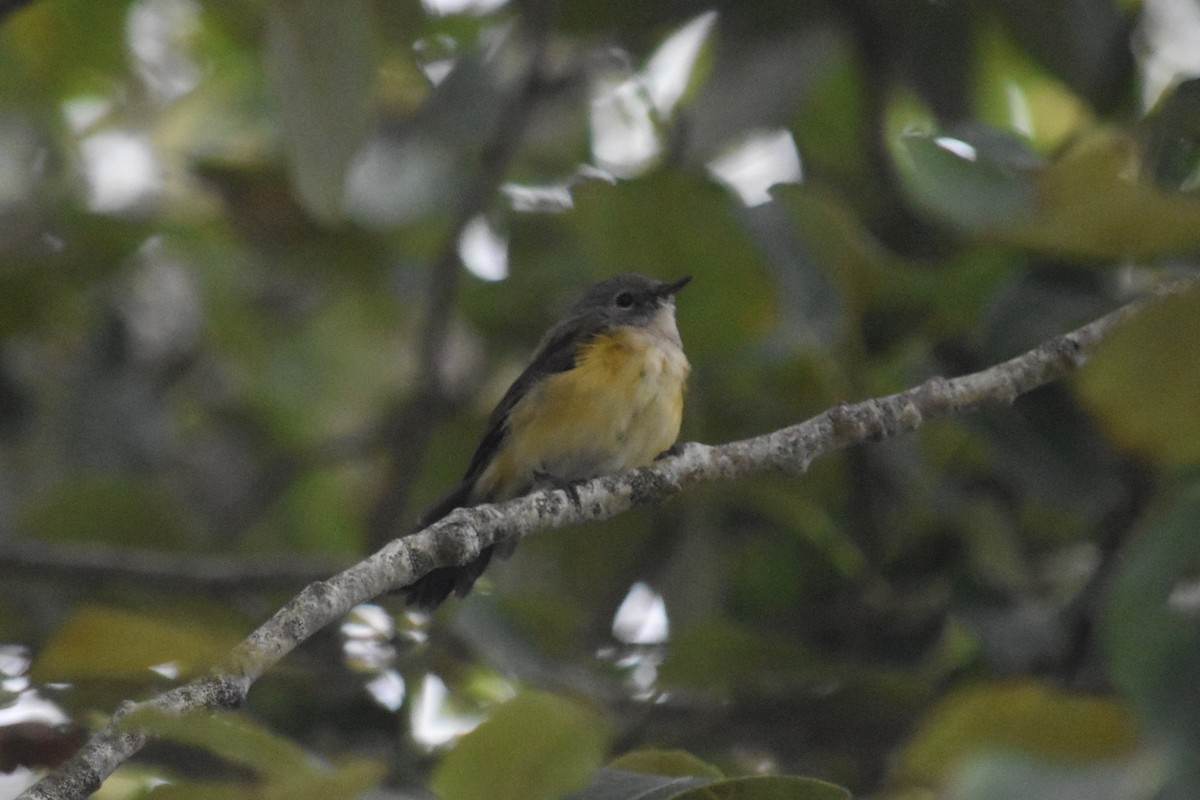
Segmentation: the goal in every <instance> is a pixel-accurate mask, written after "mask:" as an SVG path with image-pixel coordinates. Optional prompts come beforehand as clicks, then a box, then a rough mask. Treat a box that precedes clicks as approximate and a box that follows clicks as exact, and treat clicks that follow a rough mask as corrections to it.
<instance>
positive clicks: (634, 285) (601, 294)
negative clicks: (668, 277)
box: [568, 273, 692, 328]
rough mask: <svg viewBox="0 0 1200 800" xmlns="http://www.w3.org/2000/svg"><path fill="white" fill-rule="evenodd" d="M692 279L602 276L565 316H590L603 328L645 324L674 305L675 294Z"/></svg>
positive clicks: (629, 275)
mask: <svg viewBox="0 0 1200 800" xmlns="http://www.w3.org/2000/svg"><path fill="white" fill-rule="evenodd" d="M691 279H692V278H691V276H690V275H689V276H688V277H685V278H680V279H679V280H677V281H660V280H655V279H654V278H647V277H646V276H645V275H636V274H634V273H626V274H625V275H615V276H613V277H611V278H605V279H604V280H602V281H600V282H599V283H595V284H592V286H590V287H589V288H588V290H587V291H586V292H584V293H583V296H582V297H580V298H579V300H578V301H576V303H575V305H574V306H572V307H571V311H570V314H569V315H568V316H569V317H572V318H575V319H580V318H584V317H590V318H592V319H593V320H595V321H596V322H597V323H599V325H600V326H602V327H605V328H610V327H618V326H622V325H630V326H643V325H647V324H650V323H651V322H652V321H653V320H654V319H655V318H656V317H657V316H659V312H660V311H661V310H662V309H664V308H665V307H667V306H674V304H675V293H676V292H678V291H679V290H680V289H682V288H683V287H684V286H686V285H687V284H688V281H690V280H691ZM672 316H674V315H673V314H672Z"/></svg>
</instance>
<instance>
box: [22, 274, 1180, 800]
mask: <svg viewBox="0 0 1200 800" xmlns="http://www.w3.org/2000/svg"><path fill="white" fill-rule="evenodd" d="M1197 285H1200V282H1198V281H1196V280H1191V281H1183V282H1180V283H1177V284H1175V285H1174V286H1172V287H1170V288H1168V289H1166V290H1164V291H1161V292H1158V293H1156V294H1154V295H1152V296H1150V297H1146V298H1143V299H1141V300H1136V301H1134V302H1132V303H1129V304H1127V305H1125V306H1123V307H1121V308H1119V309H1117V310H1116V311H1113V312H1111V313H1109V314H1107V315H1105V316H1103V317H1101V318H1099V319H1097V320H1095V321H1093V322H1091V323H1089V324H1087V325H1084V326H1083V327H1081V328H1078V329H1076V330H1074V331H1072V332H1070V333H1067V334H1063V335H1061V336H1057V337H1055V338H1053V339H1050V340H1049V341H1047V342H1045V343H1043V344H1041V345H1039V346H1038V347H1035V348H1034V349H1032V350H1030V351H1028V352H1026V353H1024V354H1022V355H1020V356H1017V357H1016V358H1013V359H1010V360H1008V361H1005V362H1004V363H1002V364H997V365H996V366H993V367H990V368H988V369H985V370H982V371H980V372H975V373H972V374H970V375H964V376H962V377H959V378H951V379H945V378H934V379H931V380H928V381H926V382H925V383H922V384H921V385H919V386H916V387H914V388H912V389H908V390H906V391H903V392H899V393H897V394H892V395H888V396H886V397H878V398H873V399H870V400H863V401H861V402H858V403H848V404H842V405H838V406H835V407H833V408H831V409H829V410H827V411H825V412H823V413H821V414H818V415H817V416H815V417H813V418H812V419H809V420H807V421H805V422H802V423H800V424H798V425H793V426H791V427H788V428H783V429H781V430H778V431H775V432H773V433H768V434H764V435H762V436H757V437H755V438H752V439H745V440H742V441H738V442H730V443H728V444H723V445H717V446H711V445H704V444H699V443H695V442H693V443H690V444H687V445H685V446H684V447H683V448H682V451H681V452H680V453H679V454H678V455H674V456H671V457H668V458H664V459H662V460H660V461H658V462H656V463H655V464H653V465H652V466H649V467H642V468H640V469H635V470H631V471H629V472H625V473H622V474H620V475H610V476H606V477H602V478H597V479H595V480H592V481H589V482H587V483H585V484H582V485H580V486H578V487H576V490H575V498H572V497H571V496H570V495H569V494H568V493H567V492H566V491H563V490H561V489H554V490H550V491H542V492H536V493H534V494H531V495H528V496H526V497H522V498H519V499H516V500H511V501H509V502H506V503H502V504H499V505H481V506H477V507H474V508H469V509H459V510H457V511H455V512H454V513H452V514H451V515H450V516H448V517H446V518H444V519H442V520H441V521H439V522H438V523H436V524H434V525H431V526H430V527H428V528H426V529H425V530H423V531H421V532H420V533H417V534H414V535H412V536H406V537H403V538H401V539H396V540H394V541H392V542H389V543H388V544H387V545H386V546H385V547H383V548H382V549H381V550H379V552H377V553H375V554H374V555H372V556H371V557H369V558H367V559H365V560H364V561H361V562H359V563H358V564H355V565H354V566H352V567H350V568H349V569H346V570H344V571H343V572H341V573H339V574H337V575H335V576H334V577H332V578H330V579H329V580H326V581H318V582H316V583H313V584H310V585H309V586H308V587H306V588H305V589H304V590H303V591H302V592H301V593H300V594H298V595H297V596H296V597H294V598H293V599H292V600H291V601H290V602H289V603H287V605H285V606H284V607H283V608H281V609H280V610H279V611H278V612H276V614H275V615H274V616H273V617H272V618H271V619H269V620H268V621H267V622H266V623H264V624H263V625H262V626H261V627H260V628H259V629H258V630H256V631H254V633H252V634H250V636H249V637H247V638H246V640H245V641H244V642H242V643H241V644H240V645H239V646H238V647H237V648H235V649H234V651H233V652H232V653H231V654H230V656H229V658H228V659H227V660H226V662H225V664H223V665H222V666H220V667H218V668H216V669H215V670H213V672H212V673H210V674H209V675H207V676H205V677H203V678H200V679H197V680H195V681H192V682H191V683H188V684H185V685H183V686H180V687H178V688H176V689H172V690H171V691H168V692H166V693H164V694H161V695H159V696H158V697H155V698H153V699H151V700H147V701H145V702H143V703H138V704H133V703H126V704H125V705H123V706H122V707H121V708H120V709H118V711H117V712H116V713H115V714H114V715H113V717H112V719H111V720H110V721H109V723H108V724H107V725H106V726H105V727H104V728H102V729H101V730H100V731H98V732H97V733H96V734H95V735H94V736H92V738H91V739H90V740H89V741H88V743H87V744H86V745H85V746H84V747H83V749H82V750H81V751H80V752H79V753H78V754H76V755H75V757H73V758H72V759H71V761H69V762H68V763H67V764H65V765H64V766H63V767H61V768H59V769H58V770H56V771H55V772H53V773H51V774H49V775H47V776H46V777H45V778H43V779H42V780H41V781H40V782H39V783H38V784H37V785H35V786H33V787H32V788H30V789H29V790H27V791H26V792H25V793H24V794H23V795H21V798H22V799H23V800H79V798H83V797H86V796H87V795H88V794H90V793H92V792H94V791H95V790H96V789H97V788H98V787H99V786H100V783H101V782H102V781H103V780H104V778H105V777H107V776H108V775H109V774H110V773H111V772H112V771H113V770H114V769H116V768H117V767H118V766H120V765H121V764H122V763H123V762H124V761H125V760H126V759H128V758H129V757H130V756H131V755H133V754H134V753H135V752H137V751H138V750H139V749H140V748H141V747H142V745H143V744H144V743H145V741H146V734H145V733H143V732H140V731H135V730H126V728H125V727H124V726H123V725H122V719H123V718H124V717H125V716H127V715H128V714H129V712H130V711H131V710H134V709H138V708H151V709H157V710H160V711H166V712H169V713H175V714H182V713H184V712H187V711H192V710H195V709H201V708H233V707H237V706H239V705H241V703H242V702H243V701H244V700H245V698H246V694H247V692H249V690H250V687H251V686H252V685H253V683H254V682H255V681H256V680H257V679H258V678H259V677H260V676H261V675H262V674H263V673H264V672H265V671H266V670H267V669H269V668H270V667H272V666H273V665H274V664H276V663H277V662H278V661H279V660H280V659H281V658H283V657H284V656H285V655H287V654H288V653H289V652H291V650H292V649H293V648H295V647H296V646H297V645H299V644H300V643H301V642H303V641H305V640H306V639H307V638H308V637H310V636H312V635H313V634H314V633H315V632H316V631H318V630H320V629H321V628H323V627H324V626H325V625H328V624H329V623H330V622H333V621H334V620H336V619H338V618H340V617H341V616H343V615H344V614H346V613H347V612H348V611H349V610H350V609H351V608H353V607H354V606H355V605H357V604H359V603H363V602H366V601H368V600H370V599H372V598H374V597H377V596H379V595H380V594H383V593H384V592H387V591H394V590H396V589H398V588H400V587H403V586H407V585H408V584H410V583H412V582H413V581H414V580H416V579H418V578H420V577H421V576H422V575H425V574H426V573H428V572H429V571H430V570H432V569H434V568H436V567H446V566H454V565H459V564H465V563H468V562H469V561H472V560H473V559H475V558H476V557H477V556H478V555H479V553H480V551H481V550H482V549H483V548H484V547H487V546H489V545H492V544H494V543H496V542H497V541H501V540H508V539H516V538H520V537H524V536H528V535H529V534H531V533H536V532H540V531H546V530H551V529H554V528H561V527H565V526H567V525H574V524H578V523H581V522H587V521H593V520H602V519H608V518H610V517H614V516H616V515H617V514H621V513H623V512H625V511H628V510H629V509H631V508H634V507H637V506H643V505H649V504H654V503H660V502H663V501H664V500H666V499H667V498H669V497H670V496H672V495H674V494H677V493H678V492H680V491H682V490H684V489H687V488H689V487H691V486H695V485H697V484H701V483H713V482H717V481H721V482H725V481H732V480H737V479H739V478H743V477H746V476H748V475H752V474H756V473H761V472H768V471H782V472H784V473H788V474H793V475H799V474H802V473H804V472H805V471H806V470H807V469H808V466H809V464H810V463H812V461H813V459H815V458H818V457H820V456H823V455H828V454H830V453H833V452H836V451H839V450H842V449H845V448H847V447H850V446H852V445H856V444H862V443H864V442H873V441H879V440H881V439H884V438H887V437H891V436H897V435H899V434H902V433H908V432H910V431H914V430H916V429H917V428H919V427H921V425H923V424H924V423H925V422H926V421H928V420H932V419H937V418H940V417H946V416H950V415H952V414H960V413H963V412H967V411H975V410H979V409H981V408H984V407H988V406H993V405H997V404H1009V403H1011V402H1012V401H1013V400H1014V399H1016V398H1017V397H1018V396H1020V395H1022V394H1025V393H1027V392H1030V391H1032V390H1034V389H1036V388H1038V387H1040V386H1044V385H1046V384H1047V383H1050V382H1052V381H1054V380H1057V379H1059V378H1062V377H1063V376H1065V375H1067V374H1069V373H1071V372H1073V371H1075V370H1076V369H1078V368H1079V367H1080V366H1082V365H1083V364H1084V362H1086V361H1087V359H1088V357H1089V356H1090V355H1091V354H1092V353H1093V351H1094V350H1095V349H1096V346H1097V345H1098V344H1099V343H1100V341H1102V340H1103V339H1104V337H1105V336H1106V335H1107V334H1108V333H1109V332H1110V331H1111V330H1112V329H1113V328H1114V327H1116V326H1117V325H1118V324H1120V323H1121V322H1123V321H1124V320H1126V319H1127V318H1128V317H1130V316H1131V315H1133V314H1135V313H1137V312H1139V311H1141V310H1142V309H1144V308H1145V307H1146V306H1148V305H1151V304H1153V303H1155V302H1157V301H1158V300H1159V299H1161V298H1162V297H1163V296H1164V295H1166V294H1173V293H1177V292H1179V291H1182V290H1184V289H1187V288H1193V287H1196V286H1197Z"/></svg>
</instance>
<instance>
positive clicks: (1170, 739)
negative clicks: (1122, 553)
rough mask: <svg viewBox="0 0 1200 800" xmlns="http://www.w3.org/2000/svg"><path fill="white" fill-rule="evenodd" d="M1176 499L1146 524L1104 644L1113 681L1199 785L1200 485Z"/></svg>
mask: <svg viewBox="0 0 1200 800" xmlns="http://www.w3.org/2000/svg"><path fill="white" fill-rule="evenodd" d="M1173 500H1174V502H1173V503H1172V504H1170V505H1169V506H1167V507H1166V508H1165V509H1160V511H1159V512H1158V513H1157V514H1155V515H1154V516H1152V517H1151V518H1150V519H1148V520H1147V522H1146V523H1145V524H1144V525H1143V526H1142V527H1141V530H1140V531H1139V535H1138V538H1137V539H1135V540H1134V541H1133V542H1132V545H1131V546H1130V547H1129V550H1128V552H1127V553H1126V557H1125V558H1124V559H1123V561H1122V565H1121V569H1120V571H1119V573H1118V574H1117V576H1116V580H1115V582H1114V585H1113V589H1112V594H1111V596H1110V597H1109V598H1108V601H1107V603H1106V609H1105V612H1106V613H1105V644H1106V645H1107V650H1108V653H1109V658H1110V663H1111V665H1112V666H1111V669H1112V676H1113V679H1114V680H1115V681H1116V683H1117V684H1118V685H1119V686H1121V687H1122V688H1123V689H1124V690H1125V692H1126V693H1127V694H1128V696H1129V698H1130V699H1131V700H1132V701H1133V703H1134V704H1136V706H1137V707H1138V709H1139V710H1140V711H1141V713H1142V718H1143V719H1144V720H1145V722H1146V725H1147V726H1148V727H1149V728H1150V729H1151V730H1153V731H1154V732H1156V733H1157V734H1158V735H1159V737H1160V738H1161V739H1162V740H1164V741H1165V742H1167V743H1169V745H1170V746H1171V750H1173V752H1174V753H1175V754H1177V755H1178V756H1179V757H1180V758H1181V759H1182V760H1183V763H1181V764H1178V765H1177V767H1178V769H1177V770H1176V771H1177V772H1178V773H1179V774H1180V775H1183V774H1185V772H1187V773H1189V777H1190V779H1191V780H1192V781H1194V782H1196V783H1197V784H1200V757H1197V755H1196V754H1197V753H1200V717H1198V716H1197V714H1196V709H1197V708H1198V707H1200V661H1198V660H1197V659H1196V654H1197V653H1198V652H1200V627H1198V626H1197V624H1196V610H1195V600H1194V596H1195V587H1196V583H1195V574H1196V572H1195V565H1196V564H1197V563H1198V562H1200V482H1196V483H1193V484H1192V485H1191V486H1190V487H1189V488H1188V489H1187V490H1185V491H1183V492H1181V493H1180V494H1178V495H1176V496H1175V497H1174V498H1173ZM1189 601H1190V602H1189ZM1193 788H1194V786H1193ZM1190 796H1194V794H1192V795H1190Z"/></svg>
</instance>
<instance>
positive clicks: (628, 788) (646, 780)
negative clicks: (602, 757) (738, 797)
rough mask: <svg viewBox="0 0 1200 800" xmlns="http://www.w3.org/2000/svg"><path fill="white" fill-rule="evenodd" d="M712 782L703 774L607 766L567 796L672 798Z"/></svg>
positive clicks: (583, 799)
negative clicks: (651, 773)
mask: <svg viewBox="0 0 1200 800" xmlns="http://www.w3.org/2000/svg"><path fill="white" fill-rule="evenodd" d="M709 783H710V781H708V780H706V779H703V778H691V777H681V776H669V775H649V774H646V773H644V772H631V771H628V770H623V769H613V768H611V767H605V768H604V769H601V770H599V771H597V772H596V774H595V775H593V776H592V779H591V781H590V782H589V783H588V785H587V787H586V788H584V789H582V790H580V791H578V792H574V793H572V794H570V795H568V796H567V797H566V798H565V800H671V798H673V797H675V796H676V795H678V794H679V793H680V792H681V791H685V790H687V789H690V788H692V787H703V786H707V785H709Z"/></svg>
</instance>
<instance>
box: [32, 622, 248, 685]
mask: <svg viewBox="0 0 1200 800" xmlns="http://www.w3.org/2000/svg"><path fill="white" fill-rule="evenodd" d="M240 639H241V636H240V634H239V633H237V632H235V631H233V630H231V629H222V628H218V627H216V626H215V625H205V624H201V623H197V622H181V621H179V620H178V619H167V618H164V617H158V616H153V615H152V614H140V613H137V612H134V611H126V610H123V609H117V608H108V607H104V606H83V607H82V608H80V609H79V610H78V611H76V612H75V613H74V614H72V615H71V616H70V617H69V618H68V619H67V621H66V622H65V623H63V624H62V625H61V626H60V627H59V629H58V630H57V631H55V632H54V636H53V637H51V639H50V641H49V642H48V643H47V644H46V646H45V647H44V648H43V649H42V651H41V653H39V654H38V657H37V658H36V659H35V660H34V663H33V674H34V676H35V677H36V678H37V679H38V680H47V681H49V680H53V681H64V680H78V679H81V678H110V679H111V678H117V679H123V680H127V679H131V678H133V679H142V678H149V677H152V675H151V673H150V672H148V670H149V669H150V667H153V666H155V665H158V664H168V663H169V664H171V665H173V666H174V667H175V668H177V669H178V670H179V671H180V673H181V674H183V675H193V674H196V673H199V672H201V671H202V670H204V669H206V668H207V667H209V666H211V665H212V664H213V663H215V662H216V661H217V660H218V659H219V658H221V657H222V656H224V655H225V654H226V653H227V652H228V651H229V650H230V649H231V648H233V647H234V646H235V645H236V644H237V643H238V642H239V641H240Z"/></svg>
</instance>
